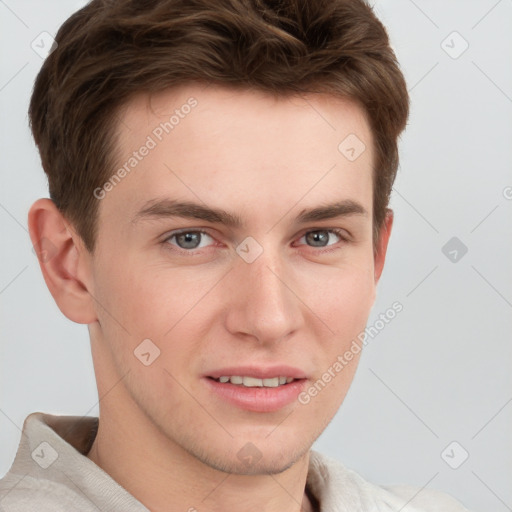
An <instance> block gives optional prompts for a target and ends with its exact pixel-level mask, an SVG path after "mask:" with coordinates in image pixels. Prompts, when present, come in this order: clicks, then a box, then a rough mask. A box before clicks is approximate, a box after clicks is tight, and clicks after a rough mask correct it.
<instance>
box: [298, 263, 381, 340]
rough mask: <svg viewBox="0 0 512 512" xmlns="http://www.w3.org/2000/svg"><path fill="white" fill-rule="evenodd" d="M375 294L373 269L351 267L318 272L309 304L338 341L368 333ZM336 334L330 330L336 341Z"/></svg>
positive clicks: (307, 295)
mask: <svg viewBox="0 0 512 512" xmlns="http://www.w3.org/2000/svg"><path fill="white" fill-rule="evenodd" d="M374 294H375V282H374V279H373V266H371V265H367V266H364V265H351V264H347V265H344V266H342V267H340V268H335V269H334V268H324V269H321V271H319V272H317V275H316V276H315V279H314V281H313V286H312V287H311V286H310V293H309V294H306V295H305V297H308V298H309V299H308V300H307V301H305V302H306V303H307V304H308V305H309V306H310V307H311V310H312V311H313V312H314V313H315V314H316V315H318V317H319V318H321V319H322V320H323V321H324V322H325V324H327V326H328V327H329V328H330V331H333V332H334V333H335V334H336V335H337V336H338V339H340V337H341V339H343V340H346V339H347V337H350V336H354V335H357V334H358V333H359V332H360V331H361V330H363V329H364V327H365V324H366V322H367V319H368V316H369V313H370V310H371V308H372V305H373V301H374V296H375V295H374ZM333 332H329V330H327V329H326V334H327V335H328V336H329V335H330V336H331V337H332V334H333Z"/></svg>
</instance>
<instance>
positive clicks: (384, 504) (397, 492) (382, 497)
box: [308, 451, 469, 512]
mask: <svg viewBox="0 0 512 512" xmlns="http://www.w3.org/2000/svg"><path fill="white" fill-rule="evenodd" d="M308 484H309V485H310V487H311V490H312V492H313V493H314V494H315V495H316V497H317V498H318V499H319V501H320V503H322V510H324V509H325V510H326V511H331V510H333V511H334V510H336V511H338V510H354V509H357V510H365V511H373V510H379V511H380V510H386V511H389V512H392V511H396V512H398V511H401V512H437V511H439V510H442V511H443V512H469V511H468V510H467V509H466V508H465V507H464V506H463V505H462V504H461V503H459V502H458V501H457V500H456V499H454V498H453V497H452V496H450V495H449V494H447V493H444V492H440V491H436V490H432V489H425V488H419V487H414V486H410V485H393V486H379V485H376V484H374V483H372V482H369V481H367V480H366V479H365V478H363V477H362V476H361V475H360V474H359V473H357V472H356V471H353V470H351V469H348V468H346V467H345V466H344V465H343V464H342V463H341V462H339V461H337V460H335V459H333V458H331V457H328V456H326V455H323V454H320V453H318V452H315V451H311V454H310V466H309V473H308Z"/></svg>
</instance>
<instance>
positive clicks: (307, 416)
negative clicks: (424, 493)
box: [89, 86, 376, 474]
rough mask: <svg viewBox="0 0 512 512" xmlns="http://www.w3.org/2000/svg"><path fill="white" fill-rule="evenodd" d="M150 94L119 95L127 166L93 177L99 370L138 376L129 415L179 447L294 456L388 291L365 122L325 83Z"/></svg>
mask: <svg viewBox="0 0 512 512" xmlns="http://www.w3.org/2000/svg"><path fill="white" fill-rule="evenodd" d="M148 101H149V100H148V97H146V96H142V95H141V96H140V97H137V98H135V99H134V100H132V101H131V102H130V103H129V104H127V105H126V107H125V108H124V109H123V110H122V111H121V112H120V115H119V117H120V123H119V132H118V148H119V152H118V155H117V156H118V164H119V166H118V168H116V171H117V169H121V168H123V166H124V170H125V172H124V173H123V172H122V171H117V175H116V176H117V178H113V179H112V180H110V182H109V183H110V185H109V184H107V185H106V186H105V187H103V188H102V190H101V191H98V190H97V191H96V195H97V196H98V197H100V198H101V199H98V200H99V201H100V208H99V224H98V228H99V229H98V237H97V246H96V249H95V252H94V254H93V255H92V256H90V261H89V266H90V281H89V287H90V290H91V293H92V295H93V296H94V297H95V304H96V315H97V318H98V321H97V322H96V323H93V324H91V325H90V331H91V336H92V338H93V355H94V358H95V366H96V372H97V378H98V381H99V382H106V381H107V380H108V381H110V382H118V381H119V379H121V378H122V377H124V378H123V379H122V380H121V381H120V382H119V383H118V385H117V388H116V389H117V391H116V393H117V398H116V407H118V408H119V409H120V410H122V411H123V415H124V417H125V421H127V422H128V423H130V422H131V421H132V422H133V423H134V424H138V425H145V426H146V427H147V429H148V435H149V434H150V432H149V430H150V429H154V431H155V432H156V431H157V432H158V435H159V436H161V437H162V438H163V439H165V441H166V443H168V445H169V446H172V447H173V449H177V450H178V449H179V450H183V453H187V454H188V455H193V456H194V457H195V458H196V459H197V460H199V461H201V462H203V463H206V464H207V465H209V466H211V467H214V468H218V469H222V470H225V471H229V472H234V473H241V474H244V473H245V474H257V473H268V472H278V471H282V470H284V469H285V468H287V467H289V466H290V465H291V464H293V462H295V461H297V460H298V459H299V458H300V457H301V456H303V455H304V454H306V453H307V451H308V450H309V449H310V447H311V445H312V443H313V441H314V440H315V439H316V438H317V437H318V436H319V434H320V433H321V432H322V431H323V430H324V428H325V427H326V425H327V424H328V422H329V421H330V420H331V419H332V417H333V416H334V414H335V412H336V411H337V409H338V407H339V406H340V404H341V402H342V401H343V399H344V397H345V394H346V393H347V390H348V388H349V386H350V383H351V381H352V378H353V375H354V372H355V368H356V366H357V360H358V357H359V352H358V351H356V350H354V344H353V340H355V339H356V338H357V336H358V335H359V334H360V333H361V331H363V330H364V327H365V325H366V321H367V318H368V315H369V312H370V308H371V306H372V304H373V301H374V297H375V285H376V275H375V259H374V251H373V245H372V175H371V168H372V159H373V152H372V149H371V148H372V137H371V132H370V129H369V126H368V123H367V121H366V119H365V116H364V115H363V113H362V111H361V110H360V109H359V108H358V107H357V106H355V105H354V104H352V103H349V102H347V101H346V100H341V99H335V98H332V97H327V96H322V95H309V96H305V97H303V98H299V97H288V98H279V99H275V98H273V97H271V96H270V95H266V94H263V93H260V92H249V91H235V90H228V89H224V88H216V87H212V86H210V87H202V86H189V87H187V88H183V89H179V90H173V91H170V92H165V93H160V94H158V95H156V96H152V98H151V100H150V102H149V103H148ZM166 123H167V124H166ZM350 134H355V135H356V136H357V139H359V141H358V140H357V139H354V138H353V135H352V136H351V137H352V138H349V139H347V140H348V142H345V143H342V142H343V141H344V140H345V138H346V137H347V136H349V135H350ZM354 141H355V142H354ZM349 142H350V144H349ZM361 142H362V143H364V145H365V147H366V149H365V150H364V151H362V153H361V148H363V146H362V145H361ZM340 143H342V144H341V146H340ZM347 144H348V146H349V147H347ZM338 146H340V149H339V148H338ZM144 147H145V148H146V149H143V148H144ZM351 147H352V148H353V149H354V151H352V150H351ZM354 153H355V155H354ZM359 153H361V154H359ZM354 156H357V158H355V159H354ZM132 164H133V165H132ZM113 174H114V173H113ZM328 206H330V208H326V207H328ZM351 347H352V350H351ZM347 351H351V352H352V357H351V360H350V361H347V358H343V360H344V363H341V362H340V358H339V356H343V355H344V354H345V352H347ZM336 363H338V364H336ZM340 366H341V369H340ZM329 377H330V378H329ZM228 378H229V380H228ZM315 390H316V392H315ZM100 393H101V391H100ZM105 403H107V402H105ZM104 407H107V406H106V405H105V406H104Z"/></svg>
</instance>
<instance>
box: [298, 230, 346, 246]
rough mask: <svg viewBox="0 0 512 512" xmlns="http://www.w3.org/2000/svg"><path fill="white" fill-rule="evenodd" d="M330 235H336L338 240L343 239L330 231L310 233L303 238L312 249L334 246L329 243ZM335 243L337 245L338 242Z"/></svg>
mask: <svg viewBox="0 0 512 512" xmlns="http://www.w3.org/2000/svg"><path fill="white" fill-rule="evenodd" d="M330 235H336V236H337V237H338V239H340V238H341V237H340V235H338V234H337V233H336V232H334V231H332V230H329V229H325V230H317V231H309V232H308V233H306V234H305V235H304V236H303V237H302V238H305V239H306V243H307V244H308V245H311V246H312V247H325V246H327V245H332V243H329V236H330ZM333 243H336V241H335V242H333Z"/></svg>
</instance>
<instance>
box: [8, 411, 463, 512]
mask: <svg viewBox="0 0 512 512" xmlns="http://www.w3.org/2000/svg"><path fill="white" fill-rule="evenodd" d="M97 428H98V418H97V417H92V416H85V417H79V416H56V415H51V414H45V413H41V412H34V413H32V414H30V415H29V416H27V418H26V420H25V422H24V424H23V432H22V435H21V440H20V444H19V447H18V451H17V453H16V457H15V459H14V463H13V464H12V466H11V469H10V470H9V471H8V472H7V474H6V475H5V476H4V477H3V478H2V479H0V511H1V512H97V511H105V512H147V511H149V509H148V508H147V507H145V506H144V505H143V504H142V503H141V502H139V501H138V500H137V499H135V498H134V497H133V496H132V495H131V494H130V493H129V492H128V491H127V490H126V489H124V488H123V487H122V486H121V485H119V484H118V483H117V482H116V481H115V480H114V479H113V478H112V477H110V476H109V475H108V474H107V473H106V472H105V471H103V470H102V469H101V468H100V467H99V466H97V465H96V464H95V463H94V462H92V461H91V460H90V459H88V458H87V457H86V454H87V453H88V452H89V449H90V447H91V445H92V442H93V441H94V438H95V436H96V433H97ZM306 485H307V488H308V490H309V492H310V493H311V494H312V495H313V496H314V497H315V499H316V500H317V501H318V503H319V507H320V512H349V511H350V512H392V511H395V512H398V511H400V512H427V511H429V512H430V511H432V512H434V511H435V512H438V511H442V512H468V511H467V509H466V508H464V507H463V506H462V505H461V504H460V503H458V502H457V501H456V500H454V499H453V498H452V497H451V496H449V495H448V494H445V493H441V492H437V491H432V490H429V489H417V488H414V487H410V486H394V487H381V486H378V485H374V484H372V483H370V482H368V481H366V480H365V479H364V478H362V477H361V476H360V475H359V474H357V473H356V472H355V471H352V470H350V469H347V468H345V466H343V465H342V464H341V463H339V462H337V461H336V460H334V459H331V458H330V457H326V456H325V455H322V454H320V453H318V452H316V451H313V450H312V451H311V453H310V462H309V470H308V476H307V483H306Z"/></svg>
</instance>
